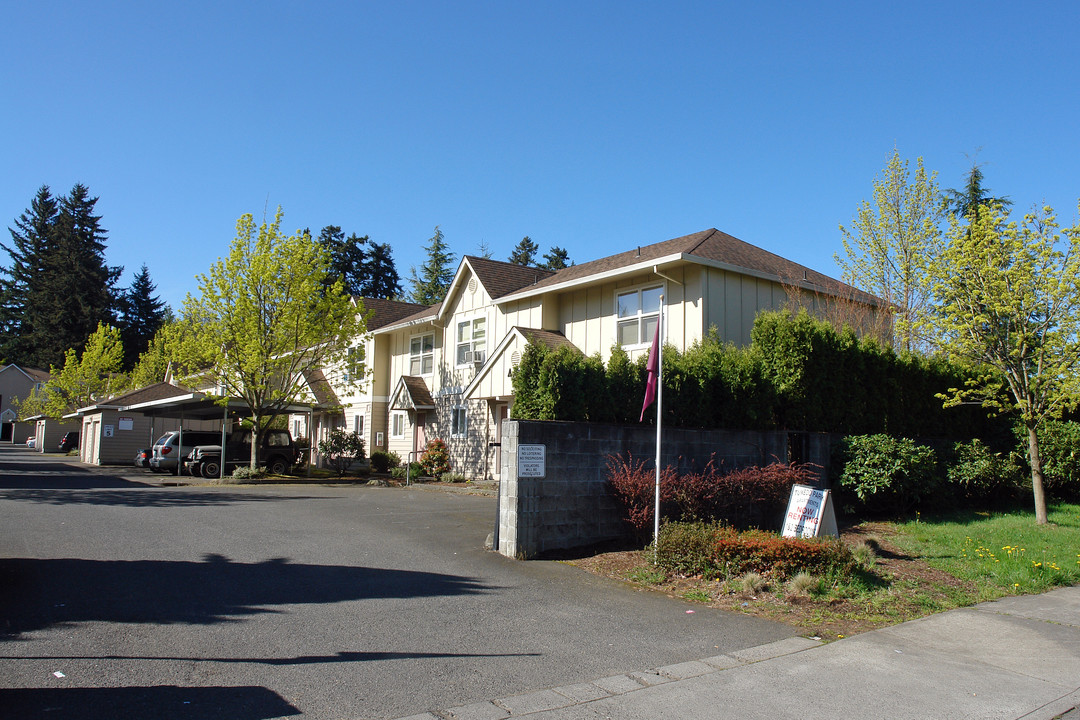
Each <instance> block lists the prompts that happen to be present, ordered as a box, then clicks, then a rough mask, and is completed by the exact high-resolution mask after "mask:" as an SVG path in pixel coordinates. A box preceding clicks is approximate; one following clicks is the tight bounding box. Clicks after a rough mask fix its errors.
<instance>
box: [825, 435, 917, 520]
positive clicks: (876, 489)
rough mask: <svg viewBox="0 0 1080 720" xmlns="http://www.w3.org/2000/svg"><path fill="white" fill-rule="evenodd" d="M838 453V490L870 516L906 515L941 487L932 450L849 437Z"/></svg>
mask: <svg viewBox="0 0 1080 720" xmlns="http://www.w3.org/2000/svg"><path fill="white" fill-rule="evenodd" d="M839 452H840V458H841V463H842V467H843V470H842V472H841V473H840V478H839V481H838V485H839V487H840V488H841V489H842V490H843V491H845V492H846V493H849V494H850V495H852V496H854V498H855V499H857V500H858V504H859V505H861V506H862V507H863V508H864V509H865V510H867V511H870V512H888V513H897V512H899V513H903V512H907V511H909V510H911V509H913V508H914V507H916V506H917V505H918V504H919V502H920V501H921V500H923V499H924V498H927V497H929V496H930V495H932V494H933V492H934V490H935V489H936V486H937V484H938V483H937V457H936V455H935V453H934V451H933V449H932V448H929V447H926V446H924V445H918V444H916V443H915V441H914V440H910V439H908V438H894V437H891V436H889V435H849V436H848V437H846V438H844V440H843V442H841V444H840V450H839Z"/></svg>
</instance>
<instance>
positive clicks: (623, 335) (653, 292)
mask: <svg viewBox="0 0 1080 720" xmlns="http://www.w3.org/2000/svg"><path fill="white" fill-rule="evenodd" d="M663 293H664V288H663V286H661V285H657V286H655V287H645V288H639V289H637V290H629V291H626V292H619V293H617V294H616V296H615V310H616V315H617V316H618V319H617V322H618V330H617V337H618V339H619V344H620V345H622V346H623V347H629V346H633V345H645V344H648V343H651V342H652V339H653V335H655V334H656V324H657V322H659V319H660V296H661V295H662V294H663Z"/></svg>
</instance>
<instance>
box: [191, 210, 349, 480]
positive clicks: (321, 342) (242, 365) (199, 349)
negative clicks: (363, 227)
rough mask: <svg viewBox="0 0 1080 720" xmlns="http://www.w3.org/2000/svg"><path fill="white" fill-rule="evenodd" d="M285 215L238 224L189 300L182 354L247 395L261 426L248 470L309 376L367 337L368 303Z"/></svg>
mask: <svg viewBox="0 0 1080 720" xmlns="http://www.w3.org/2000/svg"><path fill="white" fill-rule="evenodd" d="M281 222H282V211H281V208H278V210H277V213H276V214H275V216H274V220H273V222H270V223H267V222H265V221H264V222H263V223H262V224H261V225H259V226H258V227H256V225H255V221H254V219H253V218H252V216H251V215H250V214H248V215H244V216H243V217H241V218H240V220H239V221H237V224H236V238H235V239H234V240H233V243H232V246H231V248H230V252H229V256H228V257H227V258H225V259H224V260H218V262H216V263H215V264H214V265H213V266H212V267H211V268H210V271H209V273H208V274H206V275H199V276H198V277H197V280H198V283H199V291H198V295H197V296H192V295H188V296H187V298H185V300H184V312H183V318H182V322H183V328H182V332H179V333H178V336H179V343H178V356H179V358H180V360H181V364H182V365H183V367H184V368H185V371H186V374H187V375H195V374H199V375H200V376H201V377H203V378H207V379H210V380H212V381H214V382H215V383H216V384H218V385H219V386H221V387H222V388H223V389H224V391H225V394H226V395H227V396H233V397H238V398H241V399H242V400H243V401H244V403H245V405H246V406H247V411H248V419H249V420H250V422H251V424H252V426H253V427H254V428H255V430H256V432H255V433H254V434H255V436H256V438H255V440H256V442H254V443H253V444H252V448H251V466H252V467H253V468H254V467H256V465H257V462H258V457H257V451H258V447H259V444H260V443H261V441H262V433H263V432H264V431H265V430H266V428H267V426H268V424H269V422H270V420H271V419H272V418H273V416H274V415H275V414H276V413H278V412H279V411H281V410H283V409H284V408H285V407H287V406H288V405H289V404H291V403H293V402H295V401H297V400H298V399H299V398H300V397H301V396H302V395H303V393H304V392H305V390H306V387H307V383H306V380H305V375H306V374H308V373H310V372H312V371H314V370H318V369H322V368H324V367H327V366H333V365H335V364H338V363H341V362H345V361H346V360H347V353H348V348H349V347H350V345H351V344H353V343H354V342H355V341H356V340H358V339H359V338H360V337H361V336H362V335H363V333H364V329H365V317H364V315H363V308H362V307H357V306H356V305H354V304H353V302H352V299H351V298H350V297H349V295H348V294H347V293H346V292H345V290H344V287H343V286H342V283H341V281H340V280H336V281H334V282H331V283H326V275H327V273H328V272H329V257H328V255H327V253H326V251H325V250H324V249H323V248H322V247H321V245H320V244H319V243H318V242H316V241H314V240H313V239H312V238H311V235H310V234H309V233H306V232H302V231H298V232H296V233H295V234H293V235H285V234H284V233H283V232H282V231H281Z"/></svg>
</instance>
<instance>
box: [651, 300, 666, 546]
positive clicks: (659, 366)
mask: <svg viewBox="0 0 1080 720" xmlns="http://www.w3.org/2000/svg"><path fill="white" fill-rule="evenodd" d="M656 334H657V338H658V341H657V343H656V352H657V354H656V508H655V511H654V512H653V552H656V551H657V550H659V549H660V431H661V424H662V417H663V416H662V409H663V406H664V340H665V339H666V337H665V335H664V296H663V295H661V296H660V317H659V318H658V319H657V327H656Z"/></svg>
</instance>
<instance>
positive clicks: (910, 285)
mask: <svg viewBox="0 0 1080 720" xmlns="http://www.w3.org/2000/svg"><path fill="white" fill-rule="evenodd" d="M935 178H936V174H935V173H929V174H928V173H927V172H926V170H925V168H923V162H922V158H919V159H918V160H917V161H916V169H915V177H914V178H912V177H911V171H910V170H909V168H908V161H907V160H901V159H900V153H899V152H898V151H896V150H893V154H892V157H891V158H890V159H889V163H888V165H886V166H885V169H884V170H883V171H882V173H881V177H880V178H879V179H875V180H874V196H873V197H874V201H873V204H871V203H870V202H869V201H867V200H864V201H863V202H862V205H860V206H859V210H858V212H857V214H856V215H855V218H854V219H853V220H852V225H851V229H850V230H849V229H848V228H846V227H844V226H843V225H841V226H840V232H841V233H843V236H844V238H843V244H844V256H843V257H841V256H840V255H836V256H835V259H836V263H837V264H838V265H839V266H840V268H841V269H842V270H843V279H844V281H845V282H847V283H848V284H851V285H855V286H857V287H859V288H861V289H863V290H865V291H867V292H869V293H872V294H874V295H876V296H878V297H879V298H881V299H882V300H884V301H885V302H886V303H888V304H890V305H891V306H892V307H894V308H895V319H894V337H895V344H896V345H897V346H898V348H900V349H903V350H909V351H910V350H913V349H916V348H923V347H925V345H926V343H925V338H924V333H923V331H924V328H925V326H926V317H927V312H928V311H929V309H930V305H931V301H932V299H931V292H930V285H929V282H928V281H927V273H926V264H925V261H926V259H927V258H930V257H933V256H934V255H935V254H936V253H937V252H938V248H939V246H940V243H941V230H940V223H941V217H942V205H941V196H940V193H939V191H938V186H937V183H936V179H935Z"/></svg>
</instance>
